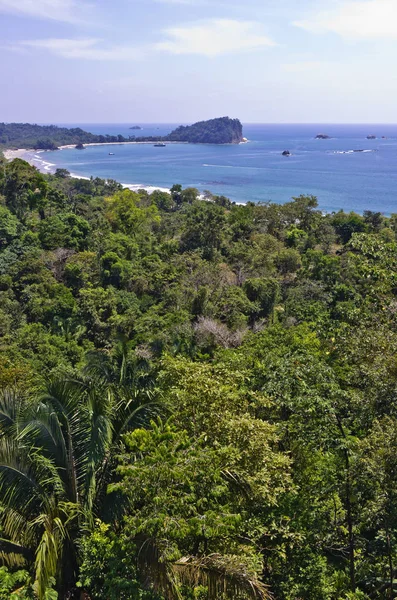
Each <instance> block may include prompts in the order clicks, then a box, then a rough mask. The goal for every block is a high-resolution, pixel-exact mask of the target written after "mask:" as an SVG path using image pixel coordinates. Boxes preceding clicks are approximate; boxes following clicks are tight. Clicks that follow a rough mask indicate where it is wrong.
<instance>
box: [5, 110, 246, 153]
mask: <svg viewBox="0 0 397 600" xmlns="http://www.w3.org/2000/svg"><path fill="white" fill-rule="evenodd" d="M133 141H137V142H145V141H148V142H151V141H153V142H155V141H165V142H167V141H174V142H190V143H207V144H226V143H239V142H241V141H242V125H241V123H240V121H239V120H238V119H229V117H222V118H219V119H211V120H209V121H200V122H199V123H195V124H194V125H190V126H181V127H177V129H175V130H174V131H172V132H171V133H170V134H169V135H166V136H146V137H145V136H139V137H136V136H134V135H130V136H128V137H124V136H122V135H96V134H93V133H89V132H88V131H84V130H83V129H81V128H80V127H75V128H72V129H68V128H67V127H57V126H56V125H31V124H30V123H0V148H1V147H2V146H3V147H4V148H34V149H41V150H56V149H57V148H58V147H59V146H66V145H69V144H73V145H74V144H76V145H78V144H91V143H96V144H107V143H114V142H133Z"/></svg>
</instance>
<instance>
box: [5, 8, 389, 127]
mask: <svg viewBox="0 0 397 600" xmlns="http://www.w3.org/2000/svg"><path fill="white" fill-rule="evenodd" d="M396 22H397V0H219V1H218V0H0V27H1V32H2V35H1V40H0V46H1V55H0V56H1V58H0V121H6V122H11V121H18V122H20V121H23V122H37V123H130V122H131V123H132V124H135V123H150V122H156V123H160V122H164V123H167V122H168V123H189V122H193V121H197V120H201V119H208V118H213V117H218V116H226V115H228V116H230V117H237V118H240V120H241V121H243V122H245V123H249V122H252V123H255V122H256V123H396V122H397V102H396V98H397V69H396V59H397V27H396Z"/></svg>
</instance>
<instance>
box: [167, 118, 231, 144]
mask: <svg viewBox="0 0 397 600" xmlns="http://www.w3.org/2000/svg"><path fill="white" fill-rule="evenodd" d="M166 139H168V140H170V141H174V142H190V143H193V144H239V143H240V142H241V141H242V140H243V127H242V125H241V123H240V121H239V120H238V119H229V117H221V118H219V119H210V120H209V121H200V122H198V123H194V125H189V126H187V127H184V126H181V127H177V129H175V130H174V131H172V133H170V134H169V135H168V136H166Z"/></svg>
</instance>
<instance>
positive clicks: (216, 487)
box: [0, 159, 397, 600]
mask: <svg viewBox="0 0 397 600" xmlns="http://www.w3.org/2000/svg"><path fill="white" fill-rule="evenodd" d="M197 196H198V192H197V190H195V189H193V188H187V189H182V188H181V186H179V185H175V186H174V187H173V188H172V190H171V193H170V194H168V193H164V192H154V193H153V194H151V195H148V194H147V193H146V192H145V191H141V192H139V193H134V192H131V191H129V190H123V189H122V188H121V186H120V185H119V184H118V183H117V182H115V181H111V180H109V181H104V180H101V179H91V180H79V179H73V178H71V177H70V176H69V173H68V172H67V171H65V170H63V169H59V170H58V171H57V172H56V174H55V175H46V176H44V175H42V174H40V173H39V172H38V171H37V170H36V169H34V168H33V167H31V166H29V165H28V164H27V163H26V162H24V161H22V160H19V159H16V160H14V161H13V162H11V163H5V162H2V163H1V169H0V351H1V357H2V358H1V362H0V390H1V392H0V432H1V436H0V506H1V511H0V525H1V530H2V532H1V540H0V549H1V556H2V561H3V566H2V567H1V568H0V598H14V597H15V598H30V599H33V598H38V599H39V600H55V599H56V598H58V600H64V599H65V600H66V599H69V600H70V599H72V598H76V599H80V598H85V599H86V600H88V599H90V600H126V599H134V600H135V599H141V600H172V599H183V600H207V599H210V600H211V599H216V600H226V599H227V598H231V599H240V600H242V599H254V598H256V599H258V598H262V599H266V598H269V597H272V598H275V599H276V600H297V599H298V598H299V599H305V600H338V599H345V600H363V599H367V600H369V599H385V598H392V597H394V596H395V593H396V591H395V589H394V588H395V583H394V581H395V575H396V572H395V571H396V564H397V501H396V500H397V499H396V490H397V368H396V352H397V241H396V232H397V216H396V215H394V216H392V217H391V218H385V217H383V216H382V215H380V214H379V213H374V212H370V211H367V212H366V213H365V214H364V215H362V216H361V215H357V214H355V213H348V214H347V213H344V212H338V213H335V214H328V215H323V214H322V212H321V211H319V210H318V208H317V201H316V198H314V197H312V196H300V197H298V198H295V199H293V200H292V201H291V202H288V203H286V204H284V205H277V204H272V203H269V204H263V205H255V204H252V203H249V202H248V203H247V204H246V205H234V204H232V203H231V202H230V201H228V199H227V198H224V197H222V196H221V197H220V196H212V195H211V194H210V193H207V201H203V200H198V199H197ZM247 200H248V199H247ZM13 593H14V595H12V594H13Z"/></svg>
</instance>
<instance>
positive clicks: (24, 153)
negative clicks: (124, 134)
mask: <svg viewBox="0 0 397 600" xmlns="http://www.w3.org/2000/svg"><path fill="white" fill-rule="evenodd" d="M121 143H122V144H149V143H151V142H109V144H98V143H93V144H85V145H86V146H105V145H114V144H115V145H120V144H121ZM171 143H174V144H179V143H182V144H184V143H186V142H171ZM75 147H76V145H75V144H73V145H68V146H61V147H60V148H59V149H60V150H64V149H71V148H72V149H73V148H75ZM46 152H47V150H28V149H26V148H19V149H18V150H3V154H4V157H5V159H6V160H8V161H11V160H14V158H20V159H22V160H25V161H26V162H28V163H29V164H30V165H31V166H32V167H36V169H38V170H39V171H40V173H44V174H46V175H48V174H50V175H53V174H54V173H55V171H56V168H57V167H56V164H55V163H51V162H48V161H46V160H43V159H42V158H41V157H40V156H39V154H45V153H46ZM70 176H71V177H73V179H85V180H87V181H90V179H91V177H87V176H86V175H77V174H76V173H70ZM120 185H122V186H123V188H126V189H129V190H131V191H133V192H136V191H138V190H145V191H146V192H148V194H151V193H152V192H154V191H160V192H167V193H169V192H170V189H169V188H166V187H161V186H157V185H141V184H139V183H121V182H120Z"/></svg>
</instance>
